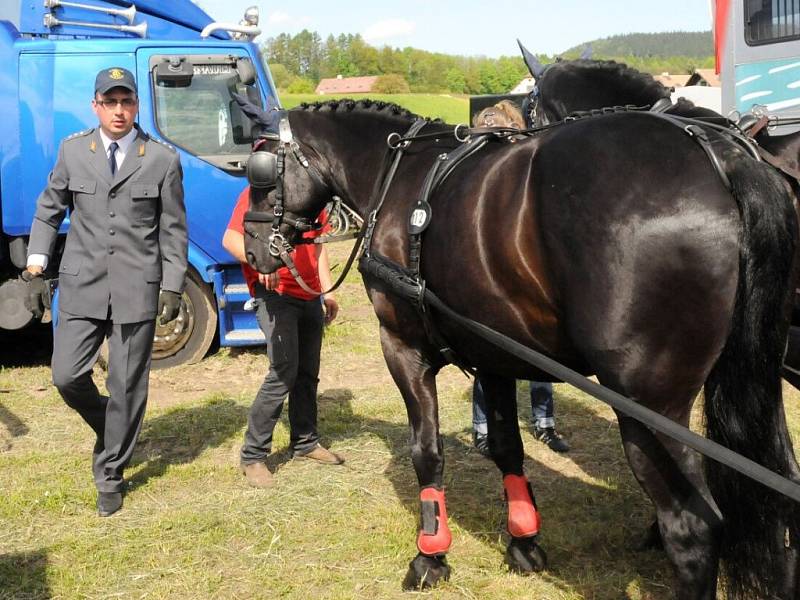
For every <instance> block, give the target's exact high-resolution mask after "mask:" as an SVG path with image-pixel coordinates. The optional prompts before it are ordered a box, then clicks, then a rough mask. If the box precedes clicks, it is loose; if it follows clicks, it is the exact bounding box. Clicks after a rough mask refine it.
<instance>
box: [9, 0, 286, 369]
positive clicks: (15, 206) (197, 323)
mask: <svg viewBox="0 0 800 600" xmlns="http://www.w3.org/2000/svg"><path fill="white" fill-rule="evenodd" d="M259 32H260V31H259V29H258V11H257V9H256V8H255V7H251V8H249V9H248V10H247V12H246V13H245V15H244V18H243V19H242V21H240V22H239V23H215V22H214V21H213V19H212V18H211V17H210V16H209V15H207V14H206V13H205V12H203V11H202V10H201V9H200V8H198V7H197V6H196V5H195V4H194V3H192V2H191V1H189V0H170V1H169V2H162V1H161V0H137V1H136V2H135V3H134V2H130V1H126V0H83V1H82V2H68V1H62V0H16V1H13V2H12V1H11V0H4V1H3V2H0V115H2V118H0V208H1V210H0V218H1V219H2V239H0V328H2V329H10V330H14V329H20V330H21V329H23V328H25V327H27V326H29V325H30V324H31V323H32V322H33V321H34V318H33V315H32V314H31V313H30V312H28V311H27V310H26V308H25V306H24V302H23V299H24V294H25V287H24V284H23V283H22V282H21V281H20V279H19V274H20V272H21V270H22V269H24V268H25V262H26V253H27V241H28V235H29V233H30V228H31V223H32V219H33V215H34V210H35V206H36V199H37V197H38V195H39V193H40V192H41V190H42V189H43V188H44V186H45V184H46V182H47V178H48V174H49V172H50V170H51V169H52V167H53V165H54V164H55V160H56V155H57V152H58V147H59V143H60V141H61V140H62V139H63V138H65V137H67V136H68V135H70V134H72V133H75V132H77V131H80V130H83V129H86V128H88V127H94V126H96V124H97V120H96V117H95V116H94V114H93V113H92V110H91V106H90V103H91V99H92V89H93V85H94V77H95V75H96V73H97V72H98V71H99V70H100V69H103V68H106V67H109V66H120V67H125V68H127V69H129V70H130V71H131V72H133V73H134V74H135V75H136V79H137V82H138V86H139V96H140V109H139V116H138V122H139V124H140V125H141V127H142V128H143V129H144V130H145V131H147V132H148V133H149V134H150V135H151V136H153V137H155V138H157V139H160V140H162V141H164V142H165V143H167V144H170V145H172V146H174V147H175V148H176V149H177V151H178V152H179V153H180V157H181V163H182V165H183V170H184V189H185V197H186V212H187V221H188V229H189V264H190V272H189V275H188V278H187V285H186V291H185V293H184V295H183V305H182V307H181V311H180V315H179V316H178V318H177V319H176V320H174V321H172V322H170V323H168V324H166V325H163V326H162V325H159V326H158V328H157V331H156V337H155V343H154V348H153V365H154V367H157V368H158V367H167V366H173V365H177V364H181V363H191V362H196V361H198V360H200V359H201V358H202V357H203V356H204V355H205V354H206V353H207V352H208V350H209V348H210V347H211V346H212V344H213V343H214V341H215V339H217V336H218V340H219V344H220V345H221V346H237V345H252V344H262V343H264V337H263V334H262V333H261V331H260V329H259V328H258V325H257V323H256V321H255V318H254V315H253V313H252V312H250V311H248V310H245V308H246V306H245V303H246V301H247V300H248V299H249V296H248V293H247V288H246V286H245V284H244V281H243V278H242V274H241V270H240V267H239V265H238V264H237V263H236V262H235V261H234V259H233V258H232V257H231V256H230V255H229V254H228V253H227V252H226V251H225V250H224V249H223V247H222V244H221V240H222V235H223V232H224V229H225V226H226V224H227V221H228V218H229V216H230V214H231V211H232V209H233V205H234V204H235V201H236V198H237V197H238V195H239V193H240V192H241V191H242V189H243V188H244V187H245V185H246V179H245V178H244V165H245V164H246V161H247V157H248V156H249V153H250V147H251V143H252V140H253V136H254V135H256V131H255V129H254V127H253V125H252V123H251V122H250V121H249V120H248V119H247V117H246V116H245V115H244V114H243V113H242V112H241V110H240V109H239V105H238V104H237V102H235V100H234V97H233V94H234V93H236V94H242V95H244V96H245V97H247V98H249V99H250V100H251V101H252V102H255V103H256V104H260V105H261V106H266V105H267V101H268V99H269V98H270V97H272V98H275V87H274V84H273V82H272V79H271V76H270V74H269V70H268V68H267V65H266V63H265V62H263V60H262V56H261V53H260V52H259V49H258V47H257V45H256V44H255V43H254V42H253V39H254V38H255V37H256V36H257V35H258V34H259ZM273 102H274V101H273ZM68 226H69V222H68V219H67V220H66V221H65V223H64V225H63V229H62V233H63V232H66V229H67V227H68ZM63 238H64V236H63V235H62V236H61V242H60V244H59V245H57V250H56V254H57V253H58V252H59V251H60V248H62V247H63ZM59 258H60V257H59V256H54V257H51V261H50V263H51V266H49V267H48V275H52V276H53V277H55V274H56V273H57V268H58V263H59ZM56 283H57V280H55V279H53V287H55V284H56ZM47 318H49V315H47V314H46V315H45V320H46V319H47ZM20 334H21V335H22V334H23V332H21V333H20Z"/></svg>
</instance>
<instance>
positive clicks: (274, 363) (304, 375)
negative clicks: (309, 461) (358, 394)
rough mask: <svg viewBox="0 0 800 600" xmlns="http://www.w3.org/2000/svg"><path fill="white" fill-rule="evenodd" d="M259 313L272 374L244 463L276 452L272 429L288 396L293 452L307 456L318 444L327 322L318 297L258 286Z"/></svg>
mask: <svg viewBox="0 0 800 600" xmlns="http://www.w3.org/2000/svg"><path fill="white" fill-rule="evenodd" d="M256 317H257V318H258V323H259V325H260V326H261V329H262V331H263V332H264V335H265V336H266V338H267V354H268V356H269V372H268V373H267V376H266V377H265V378H264V383H262V384H261V388H260V389H259V390H258V393H257V394H256V398H255V400H254V401H253V406H252V407H251V408H250V416H249V417H248V420H247V431H246V432H245V435H244V445H243V446H242V451H241V459H242V462H244V463H253V462H258V461H263V460H264V459H265V458H266V456H267V455H268V454H269V453H270V451H271V450H272V432H273V430H274V429H275V424H276V423H277V422H278V419H279V418H280V416H281V410H282V409H283V401H284V400H285V398H286V396H287V394H288V396H289V429H290V433H291V438H290V439H291V442H290V443H291V448H292V452H293V453H294V454H306V453H308V452H310V451H311V450H312V449H313V448H314V447H315V446H316V445H317V443H318V442H319V434H318V433H317V383H318V381H319V379H318V378H317V376H318V375H319V353H320V349H321V347H322V325H323V311H322V305H321V304H320V301H319V299H317V298H315V299H313V300H299V299H297V298H292V297H291V296H282V295H279V294H276V293H275V292H269V291H267V290H265V289H263V288H262V287H258V288H257V290H256Z"/></svg>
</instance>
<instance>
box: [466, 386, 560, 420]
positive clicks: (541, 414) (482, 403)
mask: <svg viewBox="0 0 800 600" xmlns="http://www.w3.org/2000/svg"><path fill="white" fill-rule="evenodd" d="M530 383H531V415H532V418H533V424H534V425H536V426H537V427H542V428H544V427H555V425H556V421H555V412H554V409H553V384H552V383H550V382H548V381H531V382H530ZM472 428H473V429H474V430H475V431H477V432H478V433H486V431H487V430H486V399H485V398H484V396H483V388H482V387H481V381H480V379H477V378H476V379H475V385H474V386H472Z"/></svg>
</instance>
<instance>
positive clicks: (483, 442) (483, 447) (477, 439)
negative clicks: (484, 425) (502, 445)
mask: <svg viewBox="0 0 800 600" xmlns="http://www.w3.org/2000/svg"><path fill="white" fill-rule="evenodd" d="M472 445H473V446H475V449H476V450H477V451H478V452H479V453H480V455H481V456H484V457H486V458H491V455H490V454H489V435H488V434H486V433H478V432H477V431H473V432H472Z"/></svg>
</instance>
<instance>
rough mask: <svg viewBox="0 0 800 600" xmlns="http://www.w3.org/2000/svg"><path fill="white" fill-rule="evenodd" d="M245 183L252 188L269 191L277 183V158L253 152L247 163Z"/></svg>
mask: <svg viewBox="0 0 800 600" xmlns="http://www.w3.org/2000/svg"><path fill="white" fill-rule="evenodd" d="M247 181H249V182H250V185H251V186H253V187H254V188H259V189H271V188H274V187H275V186H276V185H277V183H278V156H277V155H276V154H273V153H272V152H254V153H253V154H251V155H250V158H249V159H248V161H247Z"/></svg>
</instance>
